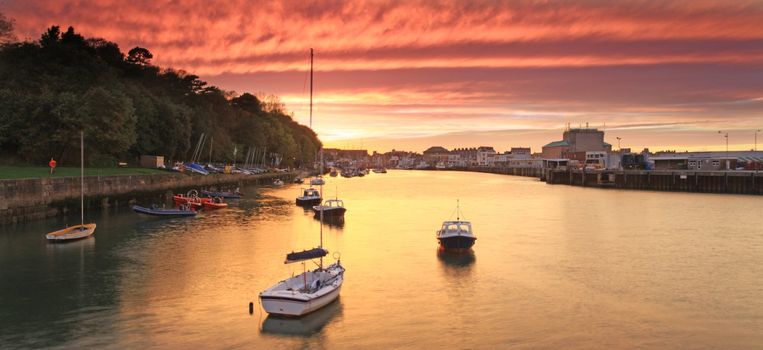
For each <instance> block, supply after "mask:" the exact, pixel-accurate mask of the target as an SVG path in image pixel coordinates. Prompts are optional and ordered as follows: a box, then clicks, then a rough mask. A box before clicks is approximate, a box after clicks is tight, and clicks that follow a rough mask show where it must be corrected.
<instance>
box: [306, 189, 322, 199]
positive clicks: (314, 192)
mask: <svg viewBox="0 0 763 350" xmlns="http://www.w3.org/2000/svg"><path fill="white" fill-rule="evenodd" d="M302 197H316V198H320V197H321V193H320V192H318V190H316V189H314V188H306V189H303V190H302Z"/></svg>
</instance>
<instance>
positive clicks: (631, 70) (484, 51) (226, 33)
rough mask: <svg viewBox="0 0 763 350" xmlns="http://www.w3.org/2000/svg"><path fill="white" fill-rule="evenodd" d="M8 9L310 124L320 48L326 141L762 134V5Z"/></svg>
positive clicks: (750, 142) (106, 2)
mask: <svg viewBox="0 0 763 350" xmlns="http://www.w3.org/2000/svg"><path fill="white" fill-rule="evenodd" d="M0 11H1V12H3V13H5V14H6V15H7V16H8V17H11V18H13V19H15V22H16V30H15V32H16V35H17V36H18V37H19V38H20V39H22V40H37V38H39V36H40V34H41V33H42V32H43V31H44V30H45V29H46V28H47V27H49V26H51V25H60V26H62V27H67V26H73V27H74V28H75V30H77V31H78V32H80V33H82V34H83V35H85V36H87V37H102V38H105V39H107V40H110V41H114V42H116V43H117V44H119V45H120V47H121V49H122V50H123V51H127V50H129V49H130V48H132V47H134V46H141V47H146V48H148V49H149V50H150V51H151V52H152V53H153V54H154V57H155V58H154V61H153V62H154V64H156V65H159V66H161V67H172V68H175V69H183V70H186V71H188V72H190V73H192V74H197V75H199V76H200V77H201V78H202V79H203V80H206V81H208V82H210V83H211V84H214V85H217V86H219V87H220V88H222V89H225V90H234V91H238V92H253V93H259V92H263V93H268V94H275V95H278V96H279V97H280V98H281V100H282V101H283V102H284V103H285V104H286V107H287V109H288V110H289V111H291V112H293V113H294V117H295V119H296V120H297V121H299V122H300V123H302V124H305V125H307V124H308V113H307V109H308V108H307V105H308V102H307V101H308V89H307V70H308V69H309V65H308V52H309V48H310V47H313V48H315V50H316V55H315V90H314V91H315V94H314V97H315V99H314V125H313V126H314V129H315V130H316V132H317V133H318V135H319V137H321V139H322V140H323V141H324V143H325V145H326V146H327V147H342V148H360V147H364V148H367V149H369V150H371V151H373V150H377V151H387V150H390V149H392V148H395V149H398V150H400V149H407V150H411V151H419V152H420V151H422V150H424V149H426V148H428V147H429V146H432V145H441V146H444V147H447V148H453V147H472V146H479V145H491V146H494V147H496V149H498V150H506V149H508V148H510V147H512V146H525V147H527V146H530V147H532V149H533V151H535V152H537V151H540V147H541V146H542V145H544V144H546V143H548V142H551V141H555V140H558V139H560V138H561V133H562V131H563V129H564V126H565V124H566V123H568V122H569V123H572V125H573V126H577V125H584V124H585V123H586V122H587V123H589V125H591V126H592V127H600V128H601V127H603V126H604V124H605V123H606V130H607V134H606V140H607V141H608V142H609V143H611V144H613V145H615V146H616V145H617V140H616V137H621V138H622V139H623V140H622V146H623V147H631V148H633V149H636V150H640V149H641V148H644V147H649V148H650V149H652V150H659V149H676V150H679V151H680V150H725V147H726V146H725V139H724V138H722V137H721V136H719V135H718V134H717V132H718V130H724V131H729V133H730V138H729V147H730V148H731V149H740V150H741V149H751V148H754V147H755V145H754V136H755V134H754V131H755V130H758V129H763V26H761V25H760V22H761V18H763V3H761V2H758V1H739V2H734V3H728V2H722V1H674V2H670V3H653V2H641V1H627V2H617V3H614V4H606V3H596V2H586V1H583V2H578V3H549V2H538V1H502V2H485V3H476V2H468V1H464V2H459V1H453V2H444V3H431V2H427V1H414V2H408V3H401V2H396V1H353V2H346V3H343V2H319V3H313V4H305V3H302V2H298V1H283V2H268V3H263V4H259V5H258V6H251V5H250V4H249V3H248V2H246V1H244V0H236V1H229V2H226V3H221V4H214V5H210V4H208V3H207V2H204V1H201V0H197V1H187V2H186V1H184V2H182V3H172V2H155V1H148V0H134V1H130V2H121V1H116V0H100V1H96V0H93V1H75V0H62V1H55V2H54V1H39V2H34V3H30V2H24V1H16V0H10V1H9V2H5V3H2V4H0ZM758 136H761V140H760V142H759V143H761V144H763V134H758ZM759 148H760V147H759Z"/></svg>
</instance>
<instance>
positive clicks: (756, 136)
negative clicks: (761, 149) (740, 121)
mask: <svg viewBox="0 0 763 350" xmlns="http://www.w3.org/2000/svg"><path fill="white" fill-rule="evenodd" d="M759 132H760V129H758V130H755V151H757V150H758V133H759Z"/></svg>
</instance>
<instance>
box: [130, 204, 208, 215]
mask: <svg viewBox="0 0 763 350" xmlns="http://www.w3.org/2000/svg"><path fill="white" fill-rule="evenodd" d="M132 210H133V211H134V212H136V213H138V214H144V215H150V216H159V217H188V216H196V212H195V211H193V210H191V207H190V205H189V204H183V205H181V207H180V208H177V209H176V208H158V207H156V206H151V207H150V208H146V207H141V206H140V205H133V206H132Z"/></svg>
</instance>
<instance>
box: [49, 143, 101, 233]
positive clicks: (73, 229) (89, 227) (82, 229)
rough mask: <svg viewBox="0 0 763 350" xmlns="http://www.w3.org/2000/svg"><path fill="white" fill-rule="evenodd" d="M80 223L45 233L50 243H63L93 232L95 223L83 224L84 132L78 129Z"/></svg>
mask: <svg viewBox="0 0 763 350" xmlns="http://www.w3.org/2000/svg"><path fill="white" fill-rule="evenodd" d="M79 137H80V139H79V141H80V150H79V151H80V188H79V194H80V224H79V225H74V226H69V227H67V228H64V229H61V230H58V231H53V232H50V233H48V234H46V235H45V239H47V240H48V242H51V243H64V242H71V241H76V240H79V239H83V238H87V237H90V236H92V235H93V234H94V233H95V226H96V225H95V223H92V224H85V133H84V132H82V131H80V133H79Z"/></svg>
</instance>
